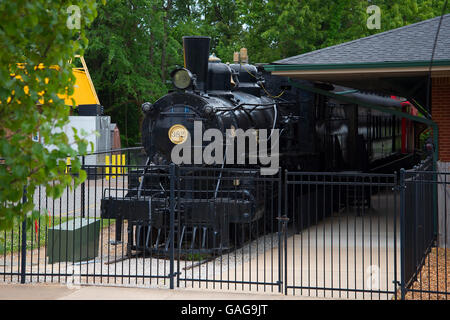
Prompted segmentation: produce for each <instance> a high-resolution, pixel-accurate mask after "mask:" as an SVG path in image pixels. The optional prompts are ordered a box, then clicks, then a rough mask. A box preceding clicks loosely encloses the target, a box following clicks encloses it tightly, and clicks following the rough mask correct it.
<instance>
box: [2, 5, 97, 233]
mask: <svg viewBox="0 0 450 320" xmlns="http://www.w3.org/2000/svg"><path fill="white" fill-rule="evenodd" d="M96 7H97V5H96V2H95V1H94V0H87V1H82V0H74V1H72V0H71V1H67V0H15V1H1V2H0V43H1V44H2V49H1V50H0V119H1V123H0V158H1V159H2V160H1V164H0V230H3V229H9V228H11V227H12V226H13V224H14V222H15V221H20V220H22V219H23V218H24V217H27V218H29V219H33V218H34V216H36V215H38V214H39V213H38V212H36V211H34V210H33V200H32V197H33V194H34V191H35V189H36V187H37V186H39V185H44V186H45V187H46V192H47V195H49V196H51V197H55V198H56V197H59V196H60V195H61V194H62V192H63V190H64V189H65V188H66V187H67V186H69V185H71V184H72V182H73V181H74V182H75V184H78V183H80V182H81V181H82V180H84V179H85V177H86V174H85V172H84V171H82V170H81V165H80V161H79V160H78V159H77V158H76V156H77V154H79V153H81V154H82V153H84V152H85V151H86V149H87V143H86V141H84V140H83V139H81V138H80V137H79V135H78V134H76V139H75V140H76V145H74V146H72V145H69V144H68V139H67V136H66V135H65V134H64V132H63V131H62V128H63V126H64V125H65V124H66V123H67V122H68V116H69V112H70V108H69V107H67V106H65V105H64V100H63V99H62V98H60V96H61V97H63V96H64V95H65V94H69V95H70V94H72V93H73V85H74V81H75V78H74V76H73V74H72V65H71V64H70V63H69V60H71V59H72V58H73V57H74V56H75V55H76V54H82V53H83V51H84V49H85V48H86V46H87V39H86V36H85V28H86V26H87V25H89V24H90V23H91V22H92V21H93V19H94V17H95V15H96ZM58 95H60V96H58ZM36 134H39V135H40V137H41V138H42V139H43V141H44V144H41V143H39V142H36V141H33V139H32V137H33V136H35V135H36ZM50 147H51V148H50ZM68 156H70V157H71V158H72V175H68V174H65V169H66V165H65V161H66V157H68ZM24 186H27V194H26V202H25V203H24V204H22V201H21V200H22V197H23V190H24ZM31 211H33V215H31V216H30V215H28V214H29V213H30V212H31ZM29 225H30V224H29Z"/></svg>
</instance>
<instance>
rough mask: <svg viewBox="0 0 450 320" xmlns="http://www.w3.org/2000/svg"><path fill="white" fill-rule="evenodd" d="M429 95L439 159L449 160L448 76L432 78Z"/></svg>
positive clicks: (449, 112) (449, 93) (449, 105)
mask: <svg viewBox="0 0 450 320" xmlns="http://www.w3.org/2000/svg"><path fill="white" fill-rule="evenodd" d="M431 95H432V96H431V108H432V116H433V120H434V121H435V122H436V123H437V124H438V126H439V160H441V161H444V162H450V77H440V78H433V82H432V88H431Z"/></svg>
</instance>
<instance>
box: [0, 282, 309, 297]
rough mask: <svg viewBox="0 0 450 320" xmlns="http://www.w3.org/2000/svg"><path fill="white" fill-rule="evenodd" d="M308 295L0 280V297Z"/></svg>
mask: <svg viewBox="0 0 450 320" xmlns="http://www.w3.org/2000/svg"><path fill="white" fill-rule="evenodd" d="M306 299H311V298H305V297H294V296H285V295H281V294H272V293H271V294H267V293H266V294H265V293H250V292H242V291H239V292H236V293H235V292H217V291H211V290H194V289H182V288H178V289H175V290H170V289H158V288H124V287H111V286H81V287H77V288H69V287H67V286H64V285H54V284H51V285H50V284H23V285H20V284H1V285H0V300H306Z"/></svg>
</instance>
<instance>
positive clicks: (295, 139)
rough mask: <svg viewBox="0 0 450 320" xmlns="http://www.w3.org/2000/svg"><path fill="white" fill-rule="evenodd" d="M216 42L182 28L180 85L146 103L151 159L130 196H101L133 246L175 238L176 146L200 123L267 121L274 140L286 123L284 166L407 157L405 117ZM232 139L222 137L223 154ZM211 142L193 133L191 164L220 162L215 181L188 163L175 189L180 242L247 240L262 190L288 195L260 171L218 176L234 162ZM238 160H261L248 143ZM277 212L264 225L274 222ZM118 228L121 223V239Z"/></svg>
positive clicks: (262, 125) (155, 245) (133, 179)
mask: <svg viewBox="0 0 450 320" xmlns="http://www.w3.org/2000/svg"><path fill="white" fill-rule="evenodd" d="M209 45H210V38H208V37H184V38H183V47H184V59H185V66H184V68H178V69H176V70H174V71H173V72H172V74H171V76H172V79H173V83H174V86H175V90H173V91H171V92H169V93H168V94H167V95H165V96H163V97H161V98H160V99H159V100H157V101H156V102H155V103H154V104H151V103H144V104H143V106H142V110H143V112H144V114H145V117H144V121H143V124H142V142H143V146H144V150H145V153H146V156H147V159H146V163H145V167H144V168H143V169H142V170H137V171H130V172H129V173H128V188H127V189H126V191H127V192H126V194H124V196H122V197H118V196H117V193H116V194H115V195H105V197H104V198H103V199H102V204H101V212H102V218H115V219H118V223H116V226H118V227H120V225H121V223H120V221H122V220H123V219H124V220H128V248H129V252H131V250H137V251H149V250H150V251H152V250H156V251H158V250H167V248H168V246H169V241H168V240H167V239H169V238H171V237H170V236H169V206H170V204H169V200H168V199H169V189H170V181H169V178H170V177H169V172H168V170H169V164H170V163H171V162H172V158H171V157H172V150H173V148H174V147H175V146H177V145H181V144H183V143H186V142H193V141H191V140H195V137H194V138H192V137H193V136H194V131H195V129H196V128H195V126H196V123H197V125H198V124H200V132H201V133H202V134H203V133H204V132H205V131H206V130H207V129H210V128H216V129H219V130H220V132H223V133H224V134H225V133H226V132H228V133H229V132H230V131H231V133H233V132H235V131H236V130H238V129H242V130H243V131H246V130H248V129H254V131H253V132H254V133H256V134H255V139H256V140H258V130H261V129H266V130H268V132H269V137H267V135H266V140H267V142H268V141H269V140H270V139H272V134H271V133H272V132H274V130H275V129H278V130H279V131H278V138H277V141H275V143H277V144H278V153H277V154H276V155H274V154H272V156H277V157H279V165H280V167H281V168H282V169H288V170H292V171H343V170H353V171H361V172H369V171H371V170H376V169H377V168H384V169H389V170H392V167H390V166H389V164H390V163H396V161H397V160H398V159H399V157H401V151H402V147H404V146H403V145H402V144H403V143H404V141H403V140H402V123H401V120H400V119H398V118H396V117H394V116H392V115H388V114H385V113H382V112H379V111H375V110H369V109H364V108H362V107H358V106H357V105H346V104H342V103H340V102H339V101H337V100H336V101H335V100H333V99H330V98H327V97H324V96H320V95H317V94H313V93H311V92H308V91H304V90H300V89H298V88H297V87H295V86H293V85H292V82H289V81H288V79H286V78H283V77H277V76H272V75H270V74H265V73H264V71H263V70H262V69H259V68H258V67H257V66H254V65H250V64H248V61H247V57H246V54H245V52H244V53H243V54H242V55H241V59H240V61H235V63H233V64H228V63H227V64H225V63H222V62H221V61H220V60H219V59H218V58H216V57H214V56H211V57H210V52H209ZM327 89H328V90H332V91H334V92H337V93H342V94H346V95H353V96H355V97H356V98H358V99H360V100H366V101H369V102H375V103H376V104H378V105H384V106H387V107H393V108H402V104H403V105H404V103H405V102H404V101H398V100H394V99H392V98H391V97H380V96H377V95H372V94H363V93H359V92H355V91H348V90H347V89H346V88H340V87H331V86H330V87H327ZM280 93H281V94H280ZM403 129H404V128H403ZM227 130H228V131H227ZM191 138H192V139H191ZM233 143H234V142H233ZM228 147H230V146H229V145H227V144H225V145H224V149H225V150H224V155H226V154H227V153H226V151H227V150H226V149H227V148H228ZM204 148H205V143H204V142H203V141H200V142H199V143H197V144H196V143H194V144H193V145H192V147H191V149H192V152H190V154H187V155H185V154H183V156H185V159H187V160H188V161H187V162H188V163H189V165H193V166H196V167H213V168H214V169H215V170H212V171H211V172H213V173H211V177H212V179H210V181H211V180H212V183H209V184H207V186H206V187H205V185H204V183H203V182H202V181H200V180H198V179H195V177H194V174H193V175H192V176H191V177H190V176H189V172H191V171H189V170H188V169H186V170H185V171H184V172H185V175H184V176H183V177H180V178H179V180H178V183H179V184H178V185H177V193H176V194H175V195H172V196H175V198H176V200H177V204H176V205H175V206H176V208H177V210H176V215H177V218H176V224H177V227H176V228H177V236H176V237H175V238H173V237H172V238H173V239H175V241H176V247H177V249H178V250H181V251H182V250H190V252H192V250H197V251H198V252H217V251H225V250H229V249H232V248H233V247H235V246H239V245H241V244H242V243H244V242H245V241H246V239H247V238H248V237H249V236H246V234H250V233H251V232H252V231H251V230H247V231H248V233H247V231H246V232H244V231H242V232H240V231H238V232H236V230H238V229H239V228H236V226H238V227H240V226H242V228H244V225H248V224H251V223H252V222H255V221H259V220H261V219H263V217H267V215H264V211H265V210H267V203H266V201H261V200H260V199H261V198H263V197H261V193H263V192H264V194H265V195H272V197H276V198H278V197H281V196H282V195H281V194H279V192H278V191H277V190H260V189H259V190H258V188H257V187H256V186H255V183H254V182H253V180H252V174H253V173H252V174H245V172H243V173H242V175H241V177H240V179H239V181H236V180H226V181H225V180H223V181H220V180H221V177H222V174H223V170H224V169H225V168H226V167H230V165H228V164H226V163H227V162H226V161H225V159H224V161H223V162H222V163H212V164H208V165H206V164H204V163H203V161H202V159H200V158H199V155H201V154H202V153H201V151H202V150H203V149H204ZM236 150H237V149H236V148H234V151H235V153H234V155H236V153H237V151H236ZM199 151H200V152H199ZM403 151H404V150H403ZM184 152H186V150H185V151H183V153H184ZM397 163H398V162H397ZM238 166H239V165H233V166H232V167H238ZM240 166H242V167H245V168H253V169H258V168H260V167H261V166H262V165H261V163H255V161H252V160H251V154H249V153H246V154H245V164H244V165H240ZM187 167H188V168H189V166H187ZM194 171H195V170H193V171H192V172H194ZM211 177H210V178H211ZM257 199H259V200H257ZM273 218H274V217H273V216H271V221H265V223H264V225H266V226H267V225H271V224H272V223H273ZM265 219H267V218H265ZM239 230H240V229H239ZM120 234H121V230H120V228H118V229H117V232H116V236H118V239H119V238H120ZM233 239H238V240H237V241H234V242H233Z"/></svg>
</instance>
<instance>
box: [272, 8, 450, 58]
mask: <svg viewBox="0 0 450 320" xmlns="http://www.w3.org/2000/svg"><path fill="white" fill-rule="evenodd" d="M440 18H441V17H440V16H439V17H436V18H433V19H429V20H425V21H421V22H418V23H415V24H411V25H408V26H404V27H401V28H397V29H393V30H389V31H386V32H382V33H378V34H375V35H372V36H369V37H365V38H361V39H358V40H354V41H350V42H346V43H342V44H339V45H335V46H332V47H328V48H324V49H320V50H316V51H312V52H308V53H305V54H301V55H298V56H294V57H290V58H286V59H282V60H278V61H275V62H274V63H275V64H312V65H314V64H351V63H379V62H414V61H429V60H430V59H431V56H432V52H433V45H434V41H435V37H436V31H437V29H438V25H439V20H440ZM437 60H450V14H447V15H444V16H443V19H442V25H441V29H440V31H439V37H438V41H437V45H436V50H435V54H434V59H433V61H437Z"/></svg>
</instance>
